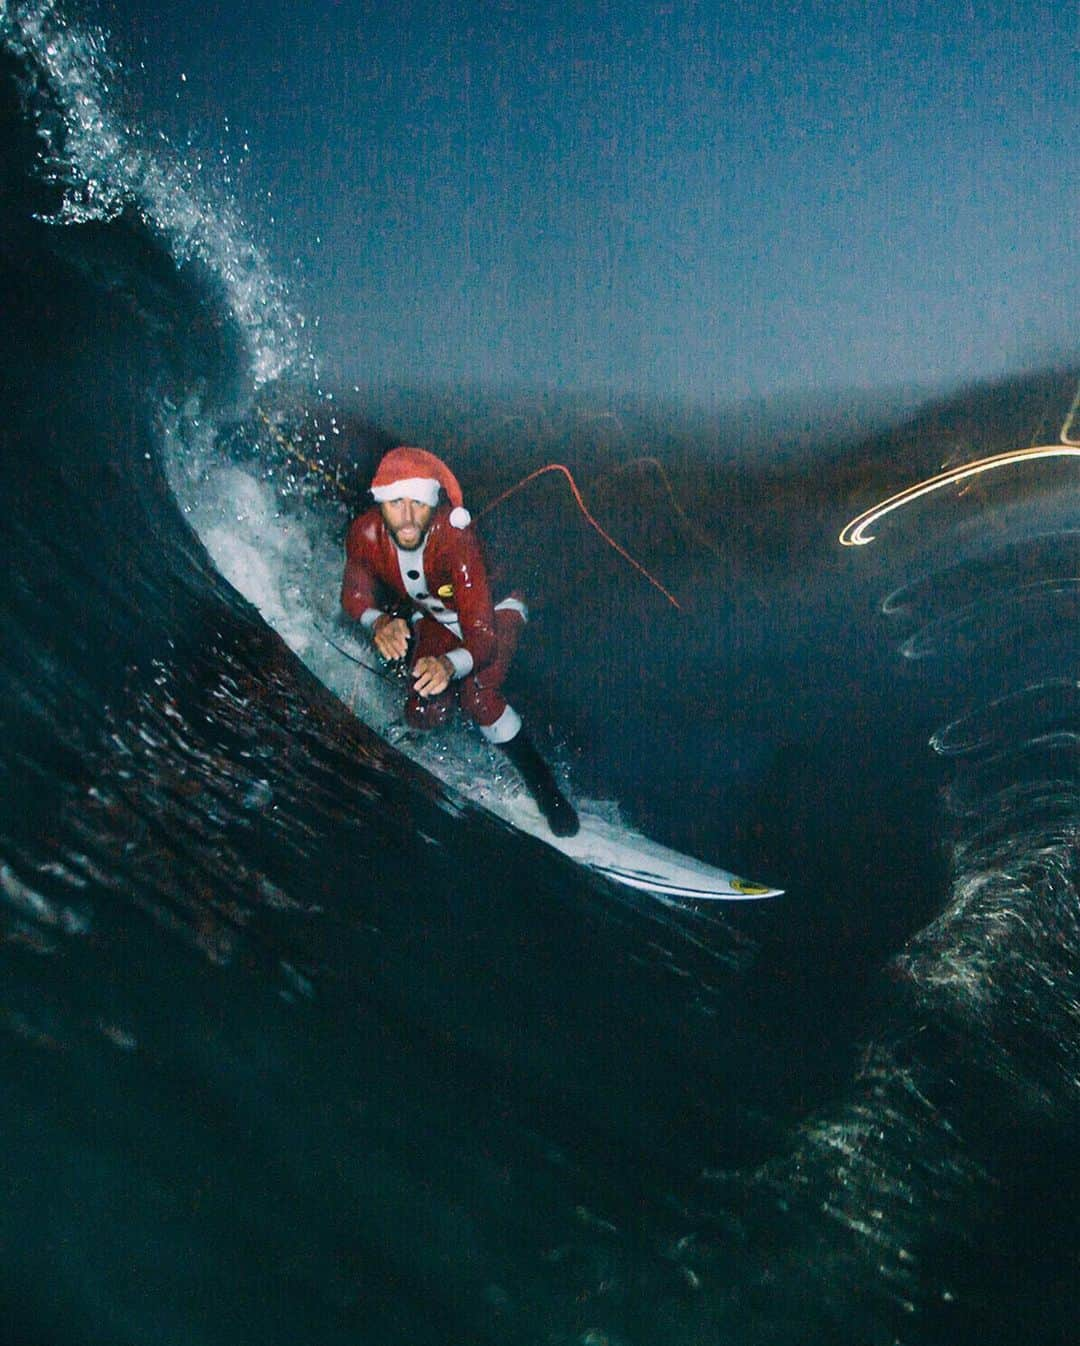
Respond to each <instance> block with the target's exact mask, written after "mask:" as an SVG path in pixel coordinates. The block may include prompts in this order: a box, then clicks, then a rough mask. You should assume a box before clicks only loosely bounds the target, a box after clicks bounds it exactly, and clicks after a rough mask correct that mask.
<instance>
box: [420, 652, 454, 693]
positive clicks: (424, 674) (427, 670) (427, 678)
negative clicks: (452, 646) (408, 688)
mask: <svg viewBox="0 0 1080 1346" xmlns="http://www.w3.org/2000/svg"><path fill="white" fill-rule="evenodd" d="M453 676H454V665H453V664H452V663H451V662H450V660H449V659H447V658H446V656H445V655H442V654H425V655H423V656H422V657H421V658H420V659H417V661H416V664H415V665H414V667H413V689H414V690H415V691H416V692H418V693H419V694H420V695H421V696H438V695H439V693H440V692H445V691H446V689H447V687H449V686H450V680H451V679H452V678H453Z"/></svg>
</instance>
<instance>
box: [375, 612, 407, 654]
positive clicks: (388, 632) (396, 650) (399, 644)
mask: <svg viewBox="0 0 1080 1346" xmlns="http://www.w3.org/2000/svg"><path fill="white" fill-rule="evenodd" d="M371 639H372V640H373V641H374V642H375V648H376V649H377V650H378V651H379V653H380V654H381V655H382V657H383V658H384V659H391V660H393V659H404V658H405V655H406V654H407V653H408V649H409V624H408V622H406V621H405V620H404V618H402V617H388V616H387V615H386V614H385V613H383V615H382V616H381V617H379V618H378V619H377V620H376V622H375V625H374V626H373V627H372V628H371Z"/></svg>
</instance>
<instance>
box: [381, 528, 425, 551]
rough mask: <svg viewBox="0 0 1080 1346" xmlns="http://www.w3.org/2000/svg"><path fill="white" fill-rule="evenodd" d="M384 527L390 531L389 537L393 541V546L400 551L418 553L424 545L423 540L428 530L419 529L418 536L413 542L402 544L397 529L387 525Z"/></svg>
mask: <svg viewBox="0 0 1080 1346" xmlns="http://www.w3.org/2000/svg"><path fill="white" fill-rule="evenodd" d="M386 526H387V528H389V529H390V536H391V537H392V538H393V539H394V543H395V545H396V546H398V547H400V548H401V550H402V551H419V550H420V548H421V547H422V546H423V545H424V539H425V538H426V537H427V534H428V530H427V529H426V528H419V529H418V530H417V531H418V532H419V534H420V536H419V537H418V538H417V539H416V541H415V542H402V540H401V534H400V533H399V531H398V529H396V528H390V525H389V524H387V525H386Z"/></svg>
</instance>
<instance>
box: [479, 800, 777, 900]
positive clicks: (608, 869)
mask: <svg viewBox="0 0 1080 1346" xmlns="http://www.w3.org/2000/svg"><path fill="white" fill-rule="evenodd" d="M526 807H528V811H526ZM492 812H495V813H497V814H498V816H500V817H502V818H503V819H504V820H505V821H507V822H510V823H511V824H512V825H513V826H514V827H516V828H518V830H519V831H522V832H528V833H529V835H530V836H534V837H536V838H537V839H538V840H540V841H543V842H545V843H546V844H547V845H549V846H551V847H553V848H554V849H555V850H557V851H561V852H562V853H563V855H566V856H568V857H569V858H570V859H571V860H574V861H576V862H577V863H578V864H579V865H582V866H584V868H586V869H589V870H592V871H593V872H594V873H596V874H601V875H603V877H604V878H606V879H610V880H611V881H612V882H613V883H618V884H621V885H623V887H626V888H636V889H638V890H639V891H642V892H647V893H653V894H654V895H656V896H658V897H669V898H676V897H681V898H694V899H696V900H698V901H704V902H748V901H755V900H759V899H761V898H767V897H779V896H780V895H781V893H782V892H783V889H782V888H770V887H769V886H768V885H767V884H760V883H754V882H752V881H751V880H749V879H743V878H739V876H738V875H736V874H730V873H729V872H728V871H727V870H726V869H718V868H717V867H716V866H715V865H710V864H708V863H707V862H706V861H705V860H699V859H697V858H696V857H695V856H692V855H684V854H683V853H682V852H681V851H676V850H673V849H672V848H671V847H670V846H664V845H661V843H660V842H658V841H653V840H652V838H651V837H647V836H645V835H643V834H642V833H641V832H637V831H634V830H633V829H632V828H628V827H624V826H621V825H616V824H614V823H612V822H609V821H608V820H607V819H605V818H601V817H599V816H597V815H596V814H593V813H590V812H588V810H579V812H578V817H579V818H580V820H581V830H580V832H578V833H577V835H576V836H573V837H557V836H555V835H553V833H552V832H551V831H550V829H549V828H548V826H547V824H546V823H545V822H544V820H543V818H542V817H541V816H540V813H539V810H534V809H533V808H532V807H531V801H529V805H528V806H527V805H526V803H525V801H520V802H518V804H517V807H515V808H514V809H513V810H512V811H510V810H506V809H503V808H495V809H493V810H492ZM534 813H535V817H533V816H532V815H533V814H534Z"/></svg>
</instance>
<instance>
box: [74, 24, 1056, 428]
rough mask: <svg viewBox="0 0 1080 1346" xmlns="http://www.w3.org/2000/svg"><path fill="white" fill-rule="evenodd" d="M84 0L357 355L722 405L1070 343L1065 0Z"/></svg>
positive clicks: (179, 132)
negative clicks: (93, 4) (90, 0)
mask: <svg viewBox="0 0 1080 1346" xmlns="http://www.w3.org/2000/svg"><path fill="white" fill-rule="evenodd" d="M94 12H95V14H96V15H97V16H99V21H100V22H101V23H102V24H103V25H104V26H105V27H106V28H107V29H108V30H109V31H110V32H111V34H112V50H113V52H114V54H115V55H116V56H117V57H118V58H119V59H120V60H121V61H122V62H123V63H124V64H125V66H126V67H127V77H126V81H125V82H126V84H127V88H128V95H129V100H130V103H131V106H132V107H133V108H134V110H135V114H136V116H137V118H138V120H139V121H140V122H141V123H142V124H143V125H145V126H146V127H148V128H151V129H152V130H155V131H156V130H158V129H163V130H165V132H166V133H167V134H168V135H169V137H170V138H171V139H172V141H173V142H174V143H175V144H177V145H178V146H180V147H185V146H187V145H189V144H191V145H193V146H194V147H195V149H196V150H197V151H199V152H201V156H202V157H203V159H204V161H205V162H206V163H207V164H208V165H209V167H208V168H207V170H206V171H207V174H208V176H209V178H210V180H211V181H215V182H221V181H222V180H223V179H225V178H227V179H228V189H229V190H230V191H232V192H233V193H234V194H235V196H236V198H237V200H238V202H239V205H240V208H241V211H242V212H243V214H244V215H245V216H246V217H247V219H248V220H249V221H250V222H251V225H252V228H253V230H254V231H255V233H256V235H257V236H258V238H259V239H260V241H261V242H262V244H263V245H264V247H265V248H266V250H267V251H268V252H269V254H270V256H271V258H272V260H273V264H274V267H275V269H276V270H277V271H278V273H279V274H280V275H281V276H282V277H283V278H284V279H285V280H286V281H288V283H289V284H290V286H291V289H292V292H293V296H294V302H295V303H296V305H297V306H298V307H299V308H301V309H303V310H304V312H305V313H306V314H307V315H308V317H309V318H311V319H312V320H317V321H318V324H319V335H318V337H317V338H316V346H317V349H318V351H319V352H320V355H321V356H322V358H323V362H324V366H325V368H326V369H327V371H328V372H330V373H332V374H333V375H334V376H335V377H337V378H340V379H341V380H342V381H346V382H349V383H353V382H358V383H360V384H362V385H368V384H374V385H378V384H380V383H404V384H417V383H421V384H422V383H427V382H435V383H444V382H459V383H460V382H466V383H470V384H479V385H481V386H488V387H490V386H493V385H518V386H522V385H523V386H525V387H529V388H551V387H558V388H564V389H580V388H597V389H608V390H615V391H619V392H624V391H630V390H633V391H637V392H641V393H644V394H648V395H655V394H659V395H663V396H669V395H683V396H686V397H689V398H692V399H694V400H697V401H702V402H710V403H711V402H727V401H730V400H734V399H741V398H745V397H758V396H767V395H770V394H773V393H781V392H791V391H798V390H818V391H820V390H822V389H840V388H844V387H851V388H854V387H858V388H860V389H880V388H884V387H887V386H894V385H900V384H904V385H907V384H918V385H939V384H943V383H949V382H952V381H955V380H958V379H970V378H979V377H985V376H989V375H994V374H997V373H1000V372H1003V371H1005V370H1007V369H1012V368H1017V367H1021V366H1026V365H1031V364H1033V363H1037V362H1039V361H1041V360H1045V359H1047V358H1053V357H1054V356H1058V355H1061V354H1074V353H1075V332H1074V324H1073V323H1072V322H1071V321H1070V320H1071V319H1072V317H1073V314H1074V312H1075V300H1074V298H1073V295H1074V287H1075V268H1076V241H1077V213H1076V205H1077V200H1076V184H1077V171H1076V150H1077V144H1078V141H1077V131H1078V129H1080V127H1078V121H1080V118H1078V109H1080V98H1078V96H1077V95H1078V89H1077V78H1076V76H1077V69H1078V64H1080V58H1078V37H1077V13H1076V8H1075V5H1074V4H1073V3H1071V2H1070V0H1066V2H1065V3H1062V2H1061V0H1046V2H1043V0H1034V2H1033V3H1020V2H1019V0H1015V2H1014V3H999V2H998V0H973V2H972V3H957V0H937V2H934V0H906V2H905V0H898V2H895V0H894V2H890V0H867V2H866V3H855V2H854V0H820V2H819V3H806V2H805V0H793V2H792V3H763V2H761V0H758V2H757V3H754V0H746V2H745V3H739V4H736V3H731V2H730V0H724V2H720V0H711V2H710V3H701V4H695V3H693V2H692V0H674V2H673V3H667V4H664V3H659V2H654V3H640V0H620V3H610V4H607V3H585V4H576V3H571V2H570V0H560V2H559V3H551V2H550V0H537V2H536V3H524V2H523V0H505V2H503V3H473V4H467V3H456V4H451V3H443V2H441V0H423V2H421V0H395V3H389V2H388V0H337V2H336V3H330V2H329V0H250V2H249V3H238V0H185V2H184V3H179V0H152V2H151V0H142V3H139V0H98V8H97V10H96V11H94ZM463 16H466V17H463ZM245 146H246V148H245ZM194 157H199V155H195V156H194Z"/></svg>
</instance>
